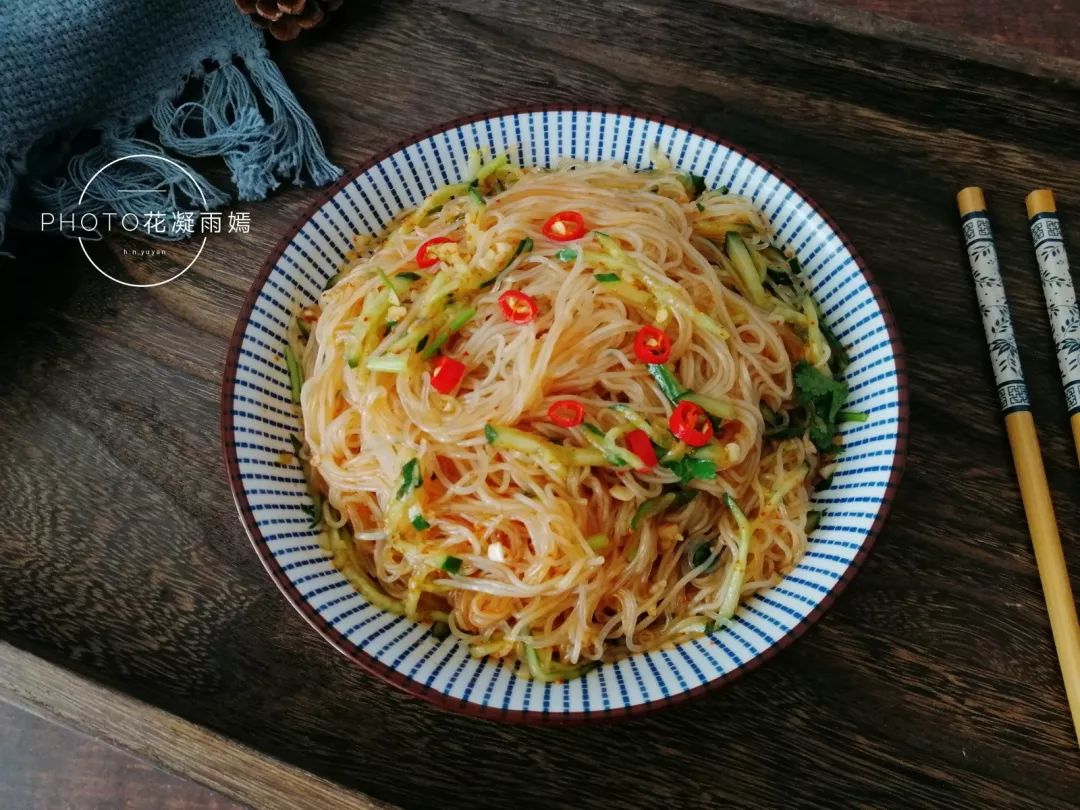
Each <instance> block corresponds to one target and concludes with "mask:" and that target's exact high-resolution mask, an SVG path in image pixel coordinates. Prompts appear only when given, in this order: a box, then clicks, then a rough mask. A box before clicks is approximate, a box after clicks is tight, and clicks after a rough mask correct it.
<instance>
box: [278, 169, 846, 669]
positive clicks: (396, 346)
mask: <svg viewBox="0 0 1080 810" xmlns="http://www.w3.org/2000/svg"><path fill="white" fill-rule="evenodd" d="M470 181H472V182H470ZM566 211H572V212H577V213H578V214H580V216H581V219H582V220H583V222H584V225H585V232H584V235H582V236H580V237H578V238H576V239H572V240H569V241H560V240H559V239H557V238H552V234H551V232H550V231H549V232H548V233H545V223H546V222H548V220H549V219H550V218H551V217H552V216H553V215H555V214H557V213H559V212H566ZM731 234H734V237H732V236H730V235H731ZM556 236H557V234H556ZM435 237H446V238H447V239H449V240H450V241H446V242H442V243H440V244H437V245H435V246H433V247H431V248H430V251H431V257H434V258H437V261H436V262H435V263H434V264H433V265H432V266H430V267H427V268H421V267H419V266H418V261H417V252H418V250H419V249H420V248H421V246H422V245H423V244H424V243H426V242H427V241H428V240H430V239H432V238H435ZM742 249H745V252H746V255H742V254H741V250H742ZM747 262H750V263H749V264H748V263H747ZM751 273H752V274H753V277H752V278H751V277H749V274H751ZM399 274H401V275H399ZM598 276H599V277H600V278H602V279H604V280H599V279H598ZM492 279H494V281H493V283H490V282H491V280H492ZM485 282H489V283H485ZM507 290H514V291H518V292H520V293H523V294H525V295H526V296H528V297H529V298H531V300H532V301H534V302H535V304H536V314H535V317H533V319H532V320H528V321H527V322H525V323H518V322H514V321H512V320H511V319H510V317H509V316H508V314H507V312H506V311H504V308H503V307H500V303H499V299H500V296H501V295H502V294H503V293H504V292H506V291H507ZM470 311H472V312H470ZM521 312H524V315H521ZM518 314H519V315H520V318H519V320H520V319H527V318H529V317H531V316H530V315H529V313H528V307H525V308H524V309H522V308H521V306H520V305H519V307H518ZM646 325H653V326H656V327H658V328H659V329H661V330H662V331H663V332H664V334H666V336H667V337H668V338H670V344H671V354H670V359H669V360H668V361H667V363H666V364H665V368H666V372H663V371H660V370H658V369H657V368H650V367H648V366H646V364H645V363H643V362H642V361H641V360H640V359H639V358H638V357H637V356H635V353H634V348H633V344H634V338H635V335H636V334H637V333H638V332H639V330H641V328H642V327H643V326H646ZM298 327H299V328H297V327H294V329H293V333H292V352H293V354H294V355H295V356H296V357H297V358H298V361H299V365H300V366H301V367H302V373H303V378H304V383H303V388H302V393H301V404H302V413H303V422H304V436H303V450H302V456H303V458H304V462H305V466H306V468H307V469H308V471H309V475H310V478H311V481H312V487H313V490H314V491H316V492H318V493H319V494H320V496H322V498H323V500H321V501H320V502H319V503H318V506H319V508H320V509H321V514H319V515H317V516H316V519H317V520H319V521H321V526H322V529H323V533H324V540H325V541H326V544H327V546H328V547H329V548H330V549H331V551H332V552H333V554H334V560H335V563H336V564H337V565H338V567H339V568H341V569H342V571H344V572H345V574H346V575H347V576H348V577H349V579H350V581H352V582H353V584H354V585H355V586H356V587H357V588H358V589H359V590H360V591H361V592H362V593H363V594H364V595H365V596H366V597H367V598H369V599H370V600H372V601H374V602H375V603H376V604H379V605H380V606H382V607H384V608H386V609H388V610H392V611H395V612H399V613H403V614H406V615H409V616H412V617H415V618H417V619H419V620H430V621H433V622H436V623H437V626H439V627H441V628H443V629H444V631H445V630H448V631H449V632H450V633H452V634H453V635H455V636H457V637H458V638H460V639H462V640H464V641H465V642H467V643H468V644H469V645H471V650H472V652H473V653H474V654H476V655H491V656H496V657H515V656H516V657H518V658H520V659H521V660H522V661H523V663H524V664H525V665H526V666H524V667H523V668H522V671H523V672H525V673H528V674H531V676H532V677H535V678H539V679H542V680H558V679H566V678H570V677H574V676H575V675H578V674H580V673H581V672H582V671H583V670H584V669H585V668H587V667H588V666H589V665H592V664H594V663H595V662H598V661H601V660H610V659H611V658H613V657H618V656H620V655H625V654H627V653H633V652H638V651H642V650H651V649H655V648H657V647H661V646H664V645H670V644H673V643H676V642H679V641H681V640H684V639H686V638H688V637H691V636H694V635H697V634H701V633H704V632H708V631H710V630H711V629H713V628H714V627H716V626H717V625H718V624H721V623H723V622H724V621H726V620H727V619H729V618H730V617H731V615H732V614H733V612H734V610H735V609H736V607H737V604H738V601H739V600H740V599H741V598H745V597H746V596H747V595H748V594H751V593H753V592H754V591H756V590H758V589H761V588H764V587H766V586H769V585H771V584H774V583H776V582H777V581H778V580H779V579H780V578H781V577H782V576H783V575H784V573H785V572H787V571H789V570H790V569H791V568H792V567H793V566H795V565H796V564H797V563H798V561H799V559H800V557H801V556H802V554H803V552H804V550H805V548H806V544H807V531H808V521H809V522H810V524H811V526H812V525H813V523H814V521H815V520H816V519H817V516H816V514H815V513H812V512H811V507H810V495H811V493H812V489H813V485H814V484H815V483H816V481H818V480H819V479H820V478H821V470H822V468H823V466H825V465H826V464H827V463H828V461H829V457H830V454H831V452H832V450H831V448H830V447H829V446H828V445H827V444H825V445H823V444H822V442H821V441H817V442H815V440H813V438H812V436H811V435H810V428H809V425H810V422H809V421H807V417H808V415H809V416H810V417H812V416H813V411H811V410H809V407H810V406H807V405H806V402H808V401H809V400H806V401H804V399H803V398H801V397H800V395H799V392H798V390H797V384H796V380H797V377H798V374H797V369H798V368H799V367H800V366H801V367H802V368H804V369H808V371H806V372H805V373H806V374H816V375H820V377H821V379H823V380H825V381H826V383H832V380H833V378H834V376H835V375H834V372H835V371H836V370H837V369H836V359H837V357H836V353H837V351H838V344H835V341H834V340H833V339H831V336H829V335H827V334H826V333H825V332H823V331H822V329H821V327H820V325H819V323H818V316H817V311H816V308H815V307H814V305H813V302H812V301H811V299H810V298H809V296H808V295H807V294H806V291H805V289H804V288H803V286H802V283H801V281H800V279H799V276H798V268H797V266H796V265H794V263H793V262H790V261H789V259H788V257H787V256H786V255H784V254H783V253H782V252H781V251H779V250H777V249H776V248H774V247H773V246H772V244H771V240H770V236H769V230H768V227H767V224H766V222H765V220H764V219H763V217H762V216H761V214H760V213H759V212H758V211H756V210H755V209H754V208H753V206H752V205H751V203H750V201H749V200H747V199H745V198H742V197H738V196H733V195H729V194H727V193H726V192H724V191H723V190H719V191H702V190H701V187H700V180H699V179H698V178H693V177H691V176H689V175H686V174H683V173H680V172H678V171H677V170H675V169H674V168H671V167H670V165H669V164H668V163H667V161H666V160H664V159H663V158H660V157H658V158H657V165H656V168H654V169H652V170H649V171H642V172H634V171H632V170H630V169H629V168H628V167H627V166H625V165H622V164H619V163H583V162H576V163H570V162H567V163H564V164H561V165H560V166H558V167H557V168H556V169H554V170H542V169H522V168H518V167H516V166H514V165H512V163H511V162H509V161H508V160H506V159H505V158H500V159H497V160H493V161H490V162H488V163H487V164H485V165H483V166H480V165H479V162H478V161H475V160H474V163H473V165H472V166H470V168H469V169H468V174H467V179H466V181H465V182H463V183H460V184H456V185H454V186H450V187H447V189H444V190H440V191H438V192H436V193H435V194H434V195H432V197H431V198H429V200H428V201H427V202H425V203H424V204H423V205H421V206H420V208H418V209H416V210H413V211H408V212H403V213H402V214H401V215H400V216H399V217H398V218H397V219H396V220H395V222H394V223H392V224H391V226H390V227H389V228H388V230H387V231H386V232H385V233H384V234H382V235H381V236H379V237H378V238H376V239H371V240H365V239H364V238H358V241H357V250H356V251H355V252H354V253H353V254H352V255H350V257H349V260H348V262H347V263H346V265H345V266H344V267H343V268H342V271H341V273H340V274H339V276H337V277H336V283H334V284H333V285H332V286H331V287H330V288H328V289H327V290H326V291H325V292H324V293H323V294H322V295H321V297H320V299H319V301H318V302H317V304H315V305H313V306H311V307H308V308H307V309H305V310H303V311H302V312H301V313H300V317H299V319H298ZM433 346H436V347H437V349H435V350H433V349H432V347H433ZM839 351H842V350H839ZM440 356H445V357H448V358H451V359H452V360H453V361H457V362H458V363H460V364H463V366H464V373H463V376H462V377H461V380H460V382H459V383H457V382H454V385H453V386H452V388H453V390H451V391H450V393H449V394H443V393H440V392H439V391H437V390H436V389H435V388H433V385H432V373H433V368H434V362H435V361H436V360H437V359H438V358H439V357H440ZM667 372H670V376H671V377H672V378H673V379H674V380H675V382H676V384H677V386H678V389H679V390H677V391H676V392H675V395H676V396H678V395H680V394H683V393H684V392H686V391H689V392H693V393H692V394H690V395H689V398H690V399H691V400H695V401H698V402H699V403H700V404H702V405H703V406H704V409H705V411H707V412H708V413H709V414H710V416H709V417H708V418H709V419H710V420H711V427H712V430H713V438H712V439H711V440H710V441H709V443H708V444H707V445H706V446H704V447H702V448H700V449H695V448H692V447H688V446H686V445H685V444H681V443H680V442H679V441H678V440H677V439H676V437H675V436H674V435H673V434H672V432H671V430H670V429H669V425H668V419H669V415H670V414H671V412H672V410H673V409H674V403H673V402H672V401H671V399H670V398H669V397H667V396H665V394H664V393H663V390H662V387H661V386H660V385H659V384H658V378H657V376H656V375H658V374H661V375H662V374H664V373H667ZM815 379H816V378H815ZM832 384H834V385H838V386H839V385H842V384H841V383H832ZM837 390H839V389H837ZM669 393H670V392H669ZM844 394H846V387H845V388H844ZM695 397H696V399H695ZM842 398H843V397H842V396H840V401H842ZM567 399H569V400H573V401H575V402H577V403H580V405H581V406H582V407H583V409H584V413H585V424H582V425H579V426H576V427H560V426H559V425H557V424H555V423H553V422H552V420H551V419H550V418H549V414H548V412H549V409H550V408H551V406H552V404H553V403H555V402H557V401H560V400H567ZM838 405H839V403H838V404H837V408H838ZM612 406H617V407H612ZM800 407H802V410H800ZM824 409H825V410H828V408H824ZM820 412H821V411H820V409H819V411H818V413H820ZM832 416H833V417H834V419H835V418H836V415H835V413H834V414H832ZM800 420H803V421H802V422H801V421H800ZM804 422H805V424H804ZM633 430H644V431H645V433H646V435H647V436H649V437H650V438H651V439H652V445H653V448H654V450H655V454H656V457H657V459H658V460H659V461H658V463H657V464H656V465H655V466H653V467H652V468H651V469H645V466H646V465H645V463H644V461H643V460H642V459H641V458H640V457H638V456H637V455H635V454H633V453H632V452H630V451H629V450H628V441H627V436H628V434H629V433H630V432H631V431H633ZM766 433H768V434H769V436H766ZM829 441H832V439H831V434H830V436H829ZM638 447H639V449H640V448H641V445H640V444H639V445H638ZM619 462H621V464H620V463H619Z"/></svg>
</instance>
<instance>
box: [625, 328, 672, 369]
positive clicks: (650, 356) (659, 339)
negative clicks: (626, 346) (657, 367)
mask: <svg viewBox="0 0 1080 810" xmlns="http://www.w3.org/2000/svg"><path fill="white" fill-rule="evenodd" d="M634 354H636V355H637V359H638V360H640V361H641V362H642V363H666V362H667V361H668V358H669V357H671V338H669V337H668V336H667V335H666V334H665V333H664V331H663V330H662V329H657V328H656V327H655V326H643V327H641V329H639V330H638V333H637V334H636V335H635V336H634Z"/></svg>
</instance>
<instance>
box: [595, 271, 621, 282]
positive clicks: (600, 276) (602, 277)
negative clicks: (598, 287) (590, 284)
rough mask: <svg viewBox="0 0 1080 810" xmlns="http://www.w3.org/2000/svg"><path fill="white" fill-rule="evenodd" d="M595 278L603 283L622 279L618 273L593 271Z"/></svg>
mask: <svg viewBox="0 0 1080 810" xmlns="http://www.w3.org/2000/svg"><path fill="white" fill-rule="evenodd" d="M593 278H595V279H596V280H597V281H599V282H600V283H601V284H610V283H612V282H613V281H619V280H620V279H619V276H618V274H617V273H593Z"/></svg>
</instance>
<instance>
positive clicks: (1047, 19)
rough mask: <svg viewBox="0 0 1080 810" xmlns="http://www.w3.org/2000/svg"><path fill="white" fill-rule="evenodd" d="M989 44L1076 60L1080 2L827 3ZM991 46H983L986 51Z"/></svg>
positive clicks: (911, 0)
mask: <svg viewBox="0 0 1080 810" xmlns="http://www.w3.org/2000/svg"><path fill="white" fill-rule="evenodd" d="M830 2H833V3H836V4H837V5H844V6H850V7H852V8H856V9H860V10H862V11H871V12H875V13H878V14H887V15H889V16H890V17H899V18H901V19H904V20H909V21H911V22H914V23H920V24H922V25H928V26H933V27H934V28H940V29H942V30H945V31H950V32H953V33H961V34H968V35H972V36H977V37H980V38H982V39H985V40H989V41H990V42H997V43H1004V44H1008V45H1020V46H1023V47H1025V48H1031V49H1032V50H1036V51H1040V52H1042V53H1049V54H1056V55H1058V56H1067V57H1069V58H1071V59H1080V40H1078V39H1077V36H1076V32H1077V31H1078V30H1080V0H1055V2H1052V3H1039V4H1032V3H1028V4H1025V5H1024V7H1023V8H1022V9H1021V8H1019V7H1018V6H1017V4H1016V3H1013V2H1005V0H990V2H987V0H948V2H942V0H830ZM989 47H991V46H989V45H988V46H987V48H989Z"/></svg>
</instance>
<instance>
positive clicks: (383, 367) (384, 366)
mask: <svg viewBox="0 0 1080 810" xmlns="http://www.w3.org/2000/svg"><path fill="white" fill-rule="evenodd" d="M405 366H406V360H405V358H404V357H398V356H395V355H392V354H383V355H380V356H378V357H369V358H368V359H367V362H365V363H364V368H366V369H367V370H368V371H389V372H392V373H394V374H397V373H399V372H402V371H404V370H405Z"/></svg>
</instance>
